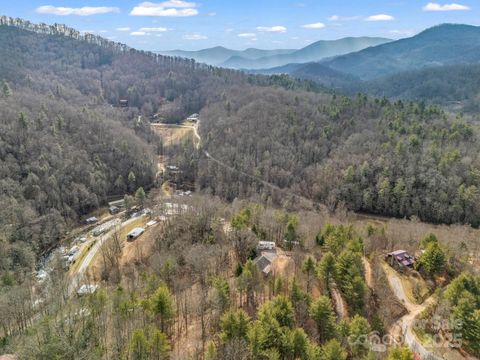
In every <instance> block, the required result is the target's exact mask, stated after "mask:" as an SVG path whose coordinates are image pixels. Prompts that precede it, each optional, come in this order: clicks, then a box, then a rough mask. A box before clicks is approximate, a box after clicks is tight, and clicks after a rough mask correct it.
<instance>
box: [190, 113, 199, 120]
mask: <svg viewBox="0 0 480 360" xmlns="http://www.w3.org/2000/svg"><path fill="white" fill-rule="evenodd" d="M199 118H200V115H198V114H197V113H195V114H192V115H190V116H189V117H188V118H187V121H193V122H197V121H198V119H199Z"/></svg>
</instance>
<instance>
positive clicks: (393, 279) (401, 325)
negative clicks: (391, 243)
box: [383, 264, 445, 360]
mask: <svg viewBox="0 0 480 360" xmlns="http://www.w3.org/2000/svg"><path fill="white" fill-rule="evenodd" d="M383 268H384V271H385V274H386V275H387V279H388V283H389V284H390V288H391V289H392V291H393V293H394V294H395V296H396V297H397V298H398V300H400V301H401V302H402V303H403V305H404V306H405V308H406V309H407V310H408V314H406V315H405V316H403V317H401V318H400V319H399V320H398V321H397V322H396V323H395V324H393V325H392V327H391V328H390V330H389V333H390V335H392V336H398V335H403V337H404V343H405V344H406V345H408V346H409V347H410V349H412V350H413V351H415V352H417V353H418V354H420V356H421V358H422V359H428V360H443V359H445V358H442V357H439V356H437V355H436V354H435V353H434V352H433V350H432V349H429V348H427V347H426V346H424V345H423V344H422V343H420V341H418V339H417V337H416V336H415V334H414V333H413V326H414V323H415V319H416V318H417V316H418V315H420V313H422V312H423V311H424V310H425V309H426V308H427V307H428V306H429V305H430V304H432V303H433V302H434V301H435V299H434V297H433V296H431V297H429V298H428V299H427V300H425V301H424V302H423V303H422V304H414V303H412V302H411V301H410V299H409V298H408V296H407V294H406V293H405V289H404V287H403V284H402V280H401V279H400V277H399V276H398V274H397V273H396V272H395V271H394V270H393V269H392V268H390V267H389V266H388V265H387V264H383Z"/></svg>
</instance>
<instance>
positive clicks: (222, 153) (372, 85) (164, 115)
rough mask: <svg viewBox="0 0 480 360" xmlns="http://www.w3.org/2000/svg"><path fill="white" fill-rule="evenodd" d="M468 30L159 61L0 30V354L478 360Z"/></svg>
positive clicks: (479, 250)
mask: <svg viewBox="0 0 480 360" xmlns="http://www.w3.org/2000/svg"><path fill="white" fill-rule="evenodd" d="M189 6H190V5H189ZM187 8H188V7H187ZM314 25H315V24H314ZM315 26H317V27H318V26H319V25H318V24H317V25H315ZM262 29H263V28H262ZM273 29H275V28H273ZM150 31H153V30H150ZM258 31H259V32H261V31H266V30H258ZM164 32H168V31H164ZM453 35H455V36H456V39H457V40H458V39H459V38H461V39H463V40H462V41H460V40H458V41H457V42H456V43H455V49H456V51H448V48H449V46H451V43H452V36H453ZM472 39H473V40H478V39H480V33H478V28H477V27H475V26H467V25H465V26H464V25H458V26H457V25H441V26H437V27H434V28H430V29H427V30H425V31H424V32H421V33H420V34H418V35H416V36H413V37H411V38H407V39H403V40H397V41H391V40H389V39H387V38H383V37H382V38H380V37H362V38H342V39H340V40H338V41H324V42H316V43H315V44H314V46H311V47H310V48H303V49H300V50H293V49H281V50H278V49H277V50H265V51H257V50H258V49H247V50H245V51H238V52H234V51H230V50H229V49H226V48H223V47H216V48H211V49H207V50H205V51H197V52H193V51H192V52H175V53H171V54H170V53H169V55H174V56H166V55H160V54H159V53H156V52H155V53H154V52H149V51H141V50H135V49H133V48H130V47H127V46H126V45H122V44H120V43H115V42H113V41H111V40H107V39H104V38H102V37H100V36H97V35H91V34H82V33H80V32H78V31H76V30H74V29H70V28H68V27H66V26H62V25H57V24H56V25H51V26H49V25H45V24H41V25H35V24H32V23H30V22H28V21H23V20H21V19H13V18H8V17H2V18H1V19H0V45H2V50H1V51H0V81H1V86H0V173H1V175H2V176H1V178H0V188H1V190H2V191H1V192H0V199H1V202H2V207H1V209H0V214H1V215H2V216H1V217H0V229H1V230H2V232H1V235H0V290H1V292H0V315H1V316H0V354H4V355H0V359H2V360H3V359H8V356H10V358H11V357H12V356H13V358H14V359H129V360H147V359H178V360H183V359H201V360H217V359H218V360H220V359H235V360H236V359H239V360H240V359H241V360H250V359H252V360H254V359H255V360H268V359H272V360H273V359H285V360H296V359H305V360H350V359H352V360H353V359H355V360H357V359H361V360H376V359H378V360H414V359H415V360H416V359H449V360H457V359H459V360H460V359H476V358H478V356H480V348H479V344H480V332H479V331H480V330H479V329H480V322H479V321H480V317H479V314H480V312H479V311H480V310H479V309H480V277H479V276H480V262H479V260H478V259H479V258H480V257H479V255H480V232H479V231H480V230H479V229H478V226H479V225H480V207H479V203H480V192H479V190H478V188H479V187H480V175H479V174H480V157H479V155H478V154H479V150H480V148H479V147H480V145H479V144H480V141H479V140H480V139H479V136H480V132H479V131H480V129H479V127H478V122H477V117H478V114H477V113H476V110H475V106H473V102H474V101H475V99H476V95H474V94H473V93H475V91H476V90H477V85H476V83H475V81H476V80H475V77H474V78H471V79H469V80H470V81H464V80H462V79H465V78H467V77H469V74H470V73H471V71H475V69H476V68H475V66H477V64H476V63H477V62H478V60H479V59H477V57H476V55H477V53H476V47H475V46H476V45H475V46H473V47H472V49H471V51H470V52H462V51H461V48H462V46H466V45H465V44H466V43H467V42H468V41H473V40H472ZM412 43H413V44H414V45H415V46H417V47H416V48H415V49H416V50H412V47H411V45H409V44H412ZM407 45H408V46H407ZM433 48H435V49H436V50H435V51H433V50H432V49H433ZM20 49H23V50H25V49H28V52H27V51H23V50H20ZM312 49H313V50H312ZM305 52H307V53H308V54H310V55H308V54H305ZM458 53H462V54H463V57H462V59H461V60H459V59H458V57H456V56H455V55H456V54H458ZM212 54H213V55H212ZM385 54H388V56H389V57H388V59H390V60H388V61H387V60H385V56H386V55H385ZM405 54H415V56H413V55H412V56H409V57H408V61H406V60H405V61H404V62H401V61H400V59H403V58H404V57H406V56H404V55H405ZM190 56H191V57H200V58H198V60H199V61H205V62H210V63H213V62H215V64H214V65H215V66H214V65H207V64H202V63H198V62H196V61H194V60H191V59H188V58H184V57H190ZM242 56H243V57H244V58H242ZM309 56H310V57H309ZM319 57H321V58H319ZM272 58H273V59H274V60H272ZM284 58H287V60H282V59H284ZM317 58H318V59H317ZM289 59H293V60H297V59H303V60H304V63H303V64H299V63H297V64H294V65H291V64H290V63H289V62H290V60H289ZM207 60H208V61H207ZM312 61H314V63H312ZM317 61H318V62H317ZM386 61H387V62H389V64H390V65H389V66H388V69H386ZM291 62H294V61H291ZM434 62H436V63H438V64H440V63H441V65H439V66H438V68H434V69H433V70H432V69H431V65H432V64H433V63H434ZM227 63H230V64H233V63H235V65H232V66H231V67H234V68H247V67H246V65H244V64H249V63H256V65H255V66H252V67H251V68H250V70H252V71H251V72H250V71H249V72H243V71H237V70H234V69H231V68H225V67H226V66H227V65H226V64H227ZM264 64H268V65H269V66H270V65H272V67H273V66H277V67H279V68H278V69H275V68H274V69H267V70H265V71H264V70H263V69H264ZM312 64H313V65H312ZM218 65H221V66H219V67H217V66H218ZM224 66H225V67H224ZM244 66H245V67H244ZM444 66H446V67H448V69H452V71H451V72H449V73H448V74H447V75H445V74H441V73H442V72H443V69H444ZM259 69H260V70H259ZM265 69H266V68H265ZM253 70H255V71H253ZM287 70H288V71H287ZM290 71H291V74H290V75H288V74H287V73H288V72H290ZM312 71H313V72H315V73H316V74H317V75H313V76H311V72H312ZM407 72H410V75H409V76H411V77H409V76H407V75H406V73H407ZM262 73H264V74H262ZM265 73H268V74H265ZM432 74H433V75H432ZM450 78H453V79H454V80H455V81H454V82H453V83H452V84H450V81H449V79H450ZM322 79H328V80H327V81H326V82H323V83H322ZM412 79H413V80H412ZM414 79H424V80H422V81H421V84H419V85H418V87H416V88H414V89H412V88H411V87H410V86H409V85H408V84H409V83H411V82H412V81H414ZM434 80H435V81H436V84H437V85H428V82H429V81H432V82H433V81H434ZM439 82H441V83H442V84H445V83H449V84H450V85H451V86H453V87H455V88H457V89H463V93H462V91H461V90H458V93H455V95H452V97H451V98H448V99H449V100H448V101H457V100H458V101H461V102H462V103H461V104H458V103H457V105H458V106H457V107H456V108H455V107H444V106H443V101H444V100H445V96H444V95H443V94H442V93H441V91H440V90H441V89H442V86H443V85H442V86H440V85H438V84H439ZM354 83H355V84H356V85H355V86H359V87H358V88H355V87H354V85H352V84H354ZM359 84H360V85H359ZM400 84H407V85H400ZM450 85H449V86H450ZM350 86H351V87H350ZM389 86H391V89H389ZM421 86H424V88H423V89H422V88H421ZM432 86H433V87H434V88H435V89H436V90H438V92H437V93H435V91H431V90H428V89H431V87H432ZM445 86H446V85H445ZM347 87H350V89H347ZM405 88H408V91H411V93H412V94H414V95H413V97H414V99H412V100H408V99H407V98H408V97H409V96H410V95H409V96H407V95H405V97H404V96H403V95H404V94H405V93H406V92H407V90H405ZM467 88H468V89H472V90H465V89H467ZM352 89H361V90H365V91H364V92H359V93H358V94H354V95H353V92H355V91H354V90H352ZM368 89H370V90H368ZM402 89H403V90H402ZM370 91H371V93H372V94H374V95H369V94H368V93H369V92H370ZM417 92H418V93H417ZM467 92H468V95H467V94H466V93H467ZM422 94H424V95H425V97H424V95H422ZM459 99H460V100H459ZM467 103H469V104H470V106H469V107H468V108H469V109H470V110H471V112H470V113H468V114H467V115H464V114H463V109H464V108H465V106H466V105H467Z"/></svg>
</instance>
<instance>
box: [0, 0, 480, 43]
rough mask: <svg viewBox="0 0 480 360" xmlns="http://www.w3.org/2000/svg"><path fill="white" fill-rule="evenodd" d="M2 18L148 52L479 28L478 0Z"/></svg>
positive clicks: (34, 7)
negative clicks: (58, 26) (55, 26)
mask: <svg viewBox="0 0 480 360" xmlns="http://www.w3.org/2000/svg"><path fill="white" fill-rule="evenodd" d="M0 5H1V6H0V12H1V14H2V15H8V16H13V17H21V18H24V19H27V20H30V21H32V22H45V23H55V22H57V23H64V24H67V25H69V26H72V27H74V28H76V29H78V30H81V31H88V32H94V33H96V34H99V35H101V36H104V37H107V38H110V39H112V40H114V41H119V42H123V43H126V44H128V45H130V46H133V47H136V48H140V49H146V50H168V49H186V50H195V49H202V48H207V47H212V46H217V45H221V46H225V47H229V48H233V49H244V48H248V47H257V48H264V49H273V48H301V47H303V46H306V45H308V44H309V43H312V42H314V41H317V40H321V39H339V38H342V37H345V36H381V37H389V38H402V37H408V36H411V35H414V34H416V33H418V32H419V31H421V30H423V29H425V28H427V27H430V26H433V25H437V24H440V23H445V22H450V23H465V24H472V25H480V1H479V0H458V1H456V0H454V1H446V2H445V1H436V0H431V1H429V0H426V1H416V0H405V1H401V0H398V1H395V0H392V1H373V0H348V1H347V0H334V1H332V0H330V1H326V0H298V1H295V0H199V1H183V0H165V1H158V0H157V1H156V0H151V1H147V2H143V1H141V0H140V1H138V0H137V1H131V0H116V1H115V0H93V1H87V0H85V1H80V0H29V1H23V0H21V1H7V0H0Z"/></svg>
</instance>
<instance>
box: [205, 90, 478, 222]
mask: <svg viewBox="0 0 480 360" xmlns="http://www.w3.org/2000/svg"><path fill="white" fill-rule="evenodd" d="M202 116H203V118H204V119H205V121H204V122H203V123H202V128H201V131H202V135H203V137H204V138H205V139H206V144H205V146H206V147H207V148H208V151H209V152H210V153H211V154H212V156H215V157H216V158H218V159H220V160H222V161H225V162H226V163H227V164H229V165H231V166H233V167H235V168H237V169H242V170H243V171H245V172H248V173H250V174H252V175H255V176H258V177H261V178H262V179H264V180H266V181H268V182H271V183H273V184H276V185H278V186H279V187H281V188H288V189H291V191H292V192H294V193H296V194H301V195H304V196H306V197H309V198H311V199H314V200H316V201H320V202H323V203H325V204H327V205H328V206H329V207H330V208H332V209H333V208H335V207H336V206H341V205H342V204H345V205H346V206H347V207H348V208H350V209H352V210H355V211H366V212H372V213H377V214H384V215H392V216H398V217H411V216H414V215H415V216H418V217H420V218H421V219H423V220H425V221H431V222H443V223H456V222H465V223H470V224H473V225H479V224H478V219H479V215H480V208H479V207H478V200H479V198H478V197H479V194H478V186H479V185H480V183H479V181H480V177H479V166H480V163H479V158H478V156H477V152H478V146H479V145H478V144H479V142H478V134H477V131H476V129H475V128H473V127H472V126H471V125H468V124H467V123H466V122H465V121H463V120H462V119H461V118H453V117H451V116H449V115H447V114H446V113H444V112H443V111H442V110H440V109H439V108H437V107H433V106H425V105H422V104H415V103H403V102H400V101H399V102H395V103H391V102H389V101H388V100H381V101H380V100H374V99H368V98H367V97H365V96H362V95H360V96H357V97H355V98H348V97H335V96H327V95H315V94H312V93H305V92H304V93H301V92H297V93H296V94H293V93H290V92H287V91H284V90H272V89H269V90H262V91H259V90H255V89H250V90H249V91H245V90H244V89H236V90H233V91H231V92H229V93H228V94H227V95H226V97H225V100H224V101H223V102H221V103H217V104H211V105H210V106H209V107H207V108H206V109H205V110H204V111H203V112H202ZM238 176H239V175H238V174H234V173H231V172H227V173H225V172H224V171H223V169H221V168H218V165H216V164H214V163H213V164H211V163H209V166H208V167H200V183H201V184H203V186H206V187H210V188H212V191H213V192H214V193H215V194H219V195H221V196H223V197H226V198H228V199H233V198H234V197H235V196H237V195H238V194H240V195H244V196H249V195H251V194H254V193H255V192H256V191H257V190H258V188H259V187H261V184H259V183H258V182H256V181H252V180H251V179H245V178H244V177H242V180H241V181H240V180H239V178H238ZM246 182H247V183H249V186H246V185H245V183H246Z"/></svg>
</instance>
